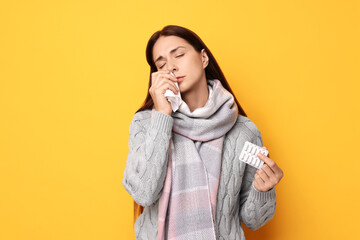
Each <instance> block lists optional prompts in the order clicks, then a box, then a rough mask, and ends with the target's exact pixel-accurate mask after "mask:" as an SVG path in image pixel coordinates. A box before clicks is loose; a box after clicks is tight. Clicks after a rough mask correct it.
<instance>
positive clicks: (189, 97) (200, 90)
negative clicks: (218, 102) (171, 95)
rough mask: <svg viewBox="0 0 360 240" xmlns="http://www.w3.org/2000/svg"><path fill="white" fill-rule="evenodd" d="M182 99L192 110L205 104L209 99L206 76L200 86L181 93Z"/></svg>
mask: <svg viewBox="0 0 360 240" xmlns="http://www.w3.org/2000/svg"><path fill="white" fill-rule="evenodd" d="M181 98H182V100H183V101H184V102H185V103H186V104H187V105H188V107H189V109H190V111H191V112H193V111H194V110H195V109H197V108H201V107H203V106H205V104H206V102H207V101H208V99H209V89H208V86H207V82H206V78H205V77H204V79H203V80H202V81H200V82H199V84H198V86H196V87H194V88H193V90H192V91H191V92H187V93H186V94H184V95H183V94H181Z"/></svg>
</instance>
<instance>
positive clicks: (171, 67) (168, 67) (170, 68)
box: [167, 61, 177, 72]
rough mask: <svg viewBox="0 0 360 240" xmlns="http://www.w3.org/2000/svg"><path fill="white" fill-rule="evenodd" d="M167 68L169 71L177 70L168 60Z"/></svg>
mask: <svg viewBox="0 0 360 240" xmlns="http://www.w3.org/2000/svg"><path fill="white" fill-rule="evenodd" d="M167 70H168V71H170V72H175V71H176V70H177V66H176V65H175V64H174V63H172V62H170V61H169V62H168V64H167Z"/></svg>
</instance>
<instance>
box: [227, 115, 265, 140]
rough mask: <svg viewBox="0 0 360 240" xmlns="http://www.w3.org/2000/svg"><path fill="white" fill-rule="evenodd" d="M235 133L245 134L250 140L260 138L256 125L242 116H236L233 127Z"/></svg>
mask: <svg viewBox="0 0 360 240" xmlns="http://www.w3.org/2000/svg"><path fill="white" fill-rule="evenodd" d="M233 129H234V130H235V131H240V132H242V133H246V134H247V135H249V137H250V138H256V137H259V136H261V133H260V130H259V128H258V127H257V126H256V124H255V123H254V122H253V121H252V120H251V119H250V118H248V117H246V116H243V115H240V114H239V115H238V118H237V120H236V122H235V124H234V126H233Z"/></svg>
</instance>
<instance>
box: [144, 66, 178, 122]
mask: <svg viewBox="0 0 360 240" xmlns="http://www.w3.org/2000/svg"><path fill="white" fill-rule="evenodd" d="M174 82H177V79H176V77H174V76H172V75H171V74H170V71H167V70H160V71H157V72H153V73H151V87H150V89H149V93H150V95H151V98H152V99H153V102H154V106H155V110H156V111H158V112H162V113H165V114H168V115H170V116H171V113H172V108H171V104H170V102H169V101H168V100H167V99H166V97H165V96H164V94H165V92H166V90H167V89H169V90H171V91H173V92H174V94H175V95H176V94H178V91H179V90H178V88H177V87H176V85H175V83H174Z"/></svg>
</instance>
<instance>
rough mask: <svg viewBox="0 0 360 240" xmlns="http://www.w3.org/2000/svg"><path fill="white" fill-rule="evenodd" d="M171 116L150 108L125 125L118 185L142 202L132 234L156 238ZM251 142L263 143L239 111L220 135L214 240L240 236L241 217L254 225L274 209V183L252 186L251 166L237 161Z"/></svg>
mask: <svg viewBox="0 0 360 240" xmlns="http://www.w3.org/2000/svg"><path fill="white" fill-rule="evenodd" d="M173 123H174V119H173V117H171V116H169V115H167V114H163V113H161V112H158V111H155V113H154V114H153V115H152V114H151V110H145V111H141V112H138V113H136V114H135V115H134V117H133V119H132V121H131V124H130V128H129V154H128V158H127V163H126V167H125V171H124V178H123V181H122V183H123V185H124V187H125V189H126V190H127V192H128V193H129V194H130V195H131V196H132V198H133V199H134V200H135V201H136V202H137V203H138V204H139V205H142V206H144V207H145V208H144V212H143V213H142V214H141V215H140V216H139V217H138V218H137V220H136V223H135V226H134V227H135V236H136V239H137V240H140V239H156V237H157V229H158V226H157V224H158V206H159V198H160V196H161V193H162V190H163V187H164V180H165V176H166V170H167V163H168V151H169V146H170V138H171V134H172V127H173ZM245 141H250V142H252V143H254V144H256V145H258V146H262V138H261V134H260V131H259V130H258V128H257V127H256V125H255V124H254V123H253V122H252V121H251V120H250V119H249V118H247V117H245V116H241V115H238V118H237V121H236V123H235V125H234V126H233V128H232V129H231V130H230V131H229V132H228V133H227V134H226V135H225V139H224V143H223V152H222V165H221V177H220V183H219V187H218V193H217V204H216V216H215V232H216V237H217V239H219V240H223V239H229V240H230V239H232V240H233V239H236V240H238V239H245V236H244V232H243V229H242V225H241V224H240V222H243V223H244V224H245V225H246V226H247V227H248V228H249V229H252V230H256V229H258V228H260V227H262V226H263V225H264V224H265V223H266V222H268V221H269V220H270V219H272V218H273V216H274V214H275V208H276V194H275V187H274V188H272V189H270V190H269V191H267V192H259V191H257V190H256V189H255V188H254V186H253V185H252V182H253V180H254V175H255V172H256V168H254V167H252V166H250V165H247V164H246V163H244V162H242V161H240V160H239V159H238V158H239V154H240V152H241V149H242V147H243V145H244V143H245Z"/></svg>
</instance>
